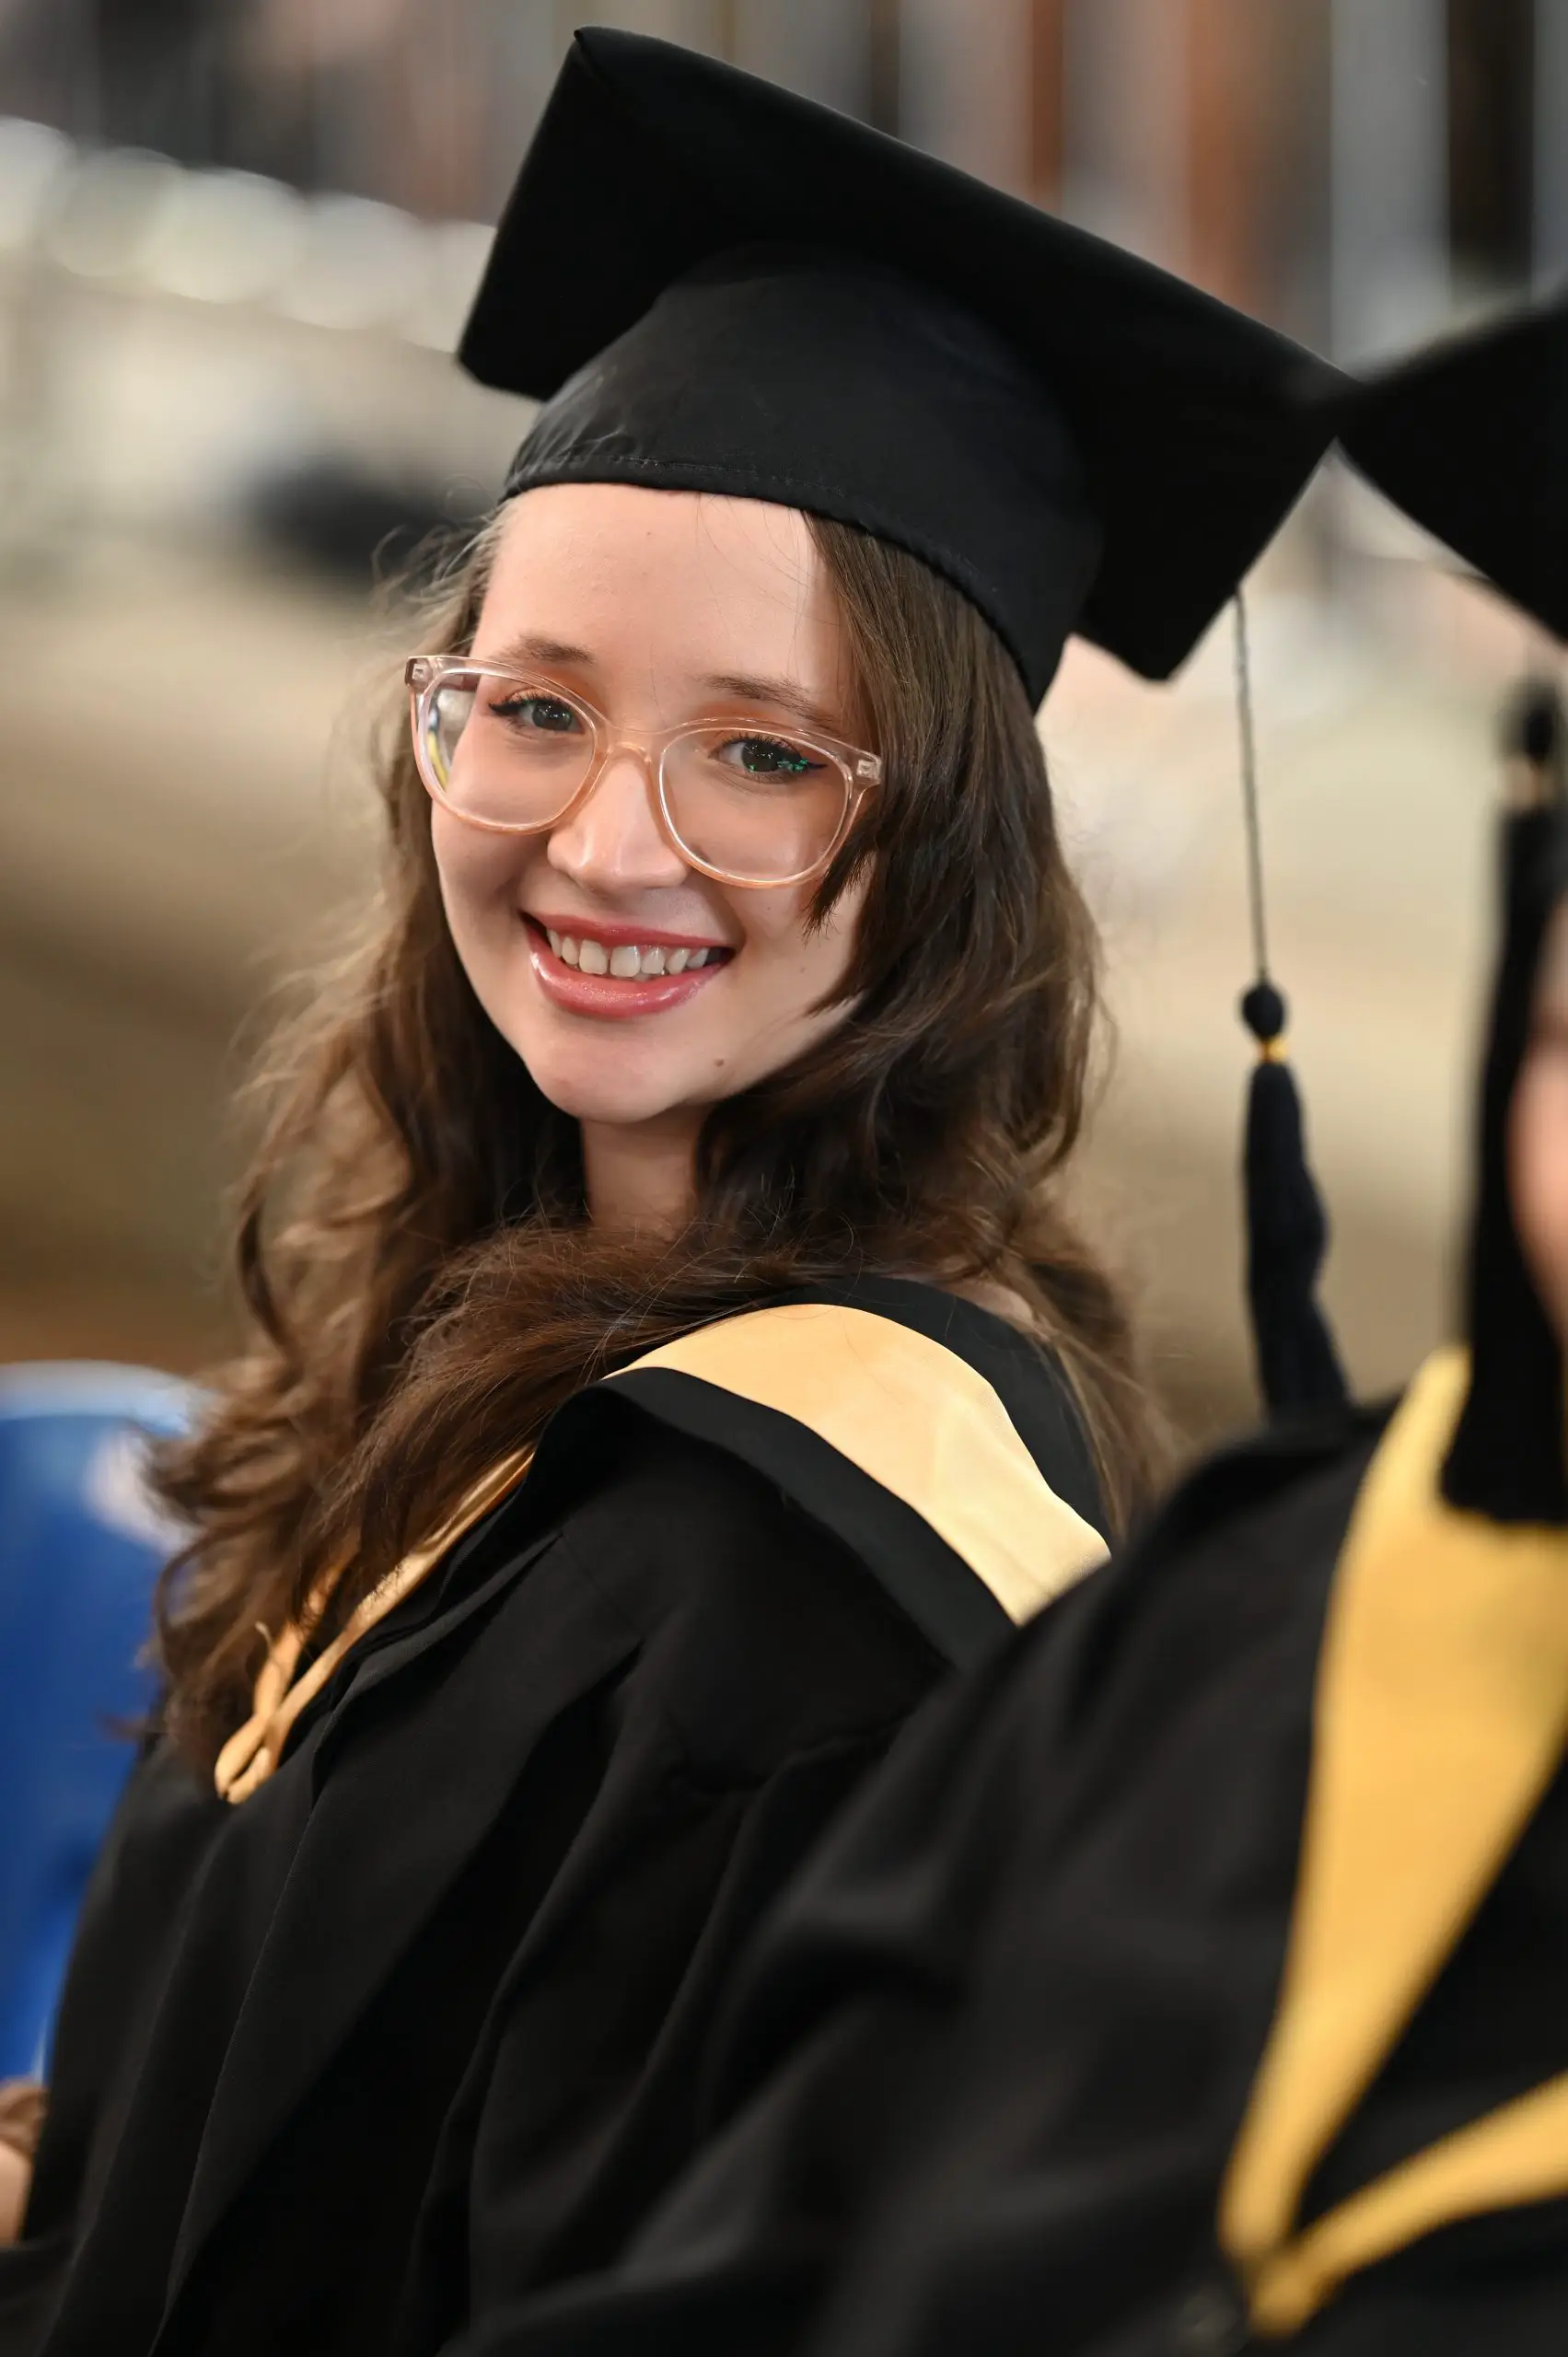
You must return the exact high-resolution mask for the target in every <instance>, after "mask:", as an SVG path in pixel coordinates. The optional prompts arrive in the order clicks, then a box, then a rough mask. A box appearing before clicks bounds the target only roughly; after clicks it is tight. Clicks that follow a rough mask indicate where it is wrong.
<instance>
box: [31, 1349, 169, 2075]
mask: <svg viewBox="0 0 1568 2357" xmlns="http://www.w3.org/2000/svg"><path fill="white" fill-rule="evenodd" d="M192 1399H193V1394H192V1392H191V1390H190V1389H189V1388H188V1387H186V1386H185V1385H183V1384H181V1383H178V1382H176V1381H175V1380H174V1379H173V1378H172V1377H171V1376H163V1375H155V1374H153V1373H151V1372H149V1371H148V1370H147V1369H145V1368H143V1367H133V1366H108V1365H90V1364H88V1365H43V1366H17V1367H9V1368H5V1369H0V2078H8V2077H25V2076H30V2075H32V2074H34V2073H38V2072H39V2071H40V2069H41V2063H42V2059H43V2055H44V2051H45V2048H46V2045H47V2042H48V2037H49V2030H50V2025H51V2022H52V2017H53V2013H54V2006H55V2001H56V1999H57V1997H58V1995H59V1990H60V1982H61V1979H62V1976H63V1974H64V1968H65V1960H66V1956H67V1955H68V1953H69V1950H70V1945H71V1935H72V1933H73V1931H74V1929H75V1921H76V1910H77V1908H78V1906H79V1905H80V1902H81V1897H82V1890H83V1887H84V1885H85V1883H86V1881H87V1875H88V1873H89V1872H90V1871H91V1867H92V1863H93V1859H94V1857H95V1856H96V1854H97V1852H98V1847H99V1841H100V1840H102V1838H103V1833H104V1829H105V1828H106V1826H107V1825H108V1823H109V1819H110V1815H111V1814H112V1812H113V1809H114V1805H115V1802H116V1800H117V1799H118V1798H119V1794H120V1788H121V1786H122V1783H123V1782H124V1781H125V1777H126V1775H127V1773H128V1771H129V1770H130V1767H131V1763H132V1761H133V1759H134V1756H135V1746H134V1741H133V1740H132V1739H131V1738H130V1737H129V1736H127V1735H126V1733H125V1732H123V1729H124V1724H125V1723H126V1722H128V1721H134V1720H135V1719H137V1718H138V1717H139V1716H141V1715H142V1714H143V1713H145V1711H146V1710H147V1708H148V1706H149V1704H150V1702H151V1701H152V1699H153V1686H152V1680H151V1678H150V1676H149V1674H148V1672H147V1671H146V1669H145V1667H144V1666H142V1665H141V1664H140V1662H139V1660H138V1655H140V1653H141V1650H142V1647H143V1645H144V1643H145V1638H146V1635H147V1630H148V1625H149V1616H150V1606H151V1597H152V1588H153V1582H154V1580H155V1579H156V1578H157V1573H158V1571H159V1569H160V1567H161V1565H162V1564H163V1562H165V1560H166V1559H167V1557H168V1555H169V1554H170V1553H171V1552H172V1551H173V1548H174V1546H175V1544H176V1543H177V1540H178V1535H179V1534H178V1532H177V1531H176V1530H175V1529H174V1528H173V1527H171V1526H170V1525H169V1524H168V1522H167V1521H165V1520H164V1518H163V1517H162V1515H160V1513H159V1511H158V1509H157V1506H156V1504H154V1501H153V1500H152V1499H151V1498H150V1497H149V1496H148V1494H147V1492H146V1490H145V1486H144V1484H143V1480H142V1472H141V1456H142V1451H143V1448H144V1447H145V1438H146V1435H147V1434H149V1433H151V1434H169V1433H177V1432H180V1431H181V1430H183V1429H184V1427H185V1426H186V1424H187V1423H188V1422H189V1421H190V1415H191V1410H192ZM117 1725H118V1727H119V1729H120V1730H121V1731H119V1732H117V1731H116V1728H117Z"/></svg>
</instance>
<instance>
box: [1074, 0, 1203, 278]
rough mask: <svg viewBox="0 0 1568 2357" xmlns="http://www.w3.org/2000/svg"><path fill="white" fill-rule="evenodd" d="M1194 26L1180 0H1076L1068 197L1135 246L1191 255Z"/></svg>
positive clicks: (1160, 255)
mask: <svg viewBox="0 0 1568 2357" xmlns="http://www.w3.org/2000/svg"><path fill="white" fill-rule="evenodd" d="M1187 64H1188V46H1187V27H1186V17H1185V9H1184V7H1183V6H1181V5H1176V6H1173V5H1172V0H1070V5H1069V6H1068V11H1067V37H1066V71H1065V80H1066V93H1067V96H1066V108H1065V135H1064V140H1063V148H1064V154H1063V200H1064V207H1065V209H1066V210H1067V211H1068V212H1070V213H1071V214H1072V215H1073V216H1074V219H1076V220H1079V221H1082V222H1083V223H1084V224H1085V225H1086V226H1087V227H1089V228H1091V229H1098V230H1099V231H1100V232H1101V233H1102V235H1104V236H1106V237H1110V238H1116V239H1117V240H1118V242H1119V243H1121V244H1122V245H1125V246H1131V247H1132V249H1133V250H1134V251H1135V252H1137V253H1142V254H1146V255H1148V256H1149V257H1150V259H1151V260H1153V261H1160V262H1164V263H1165V264H1167V267H1169V268H1171V269H1175V270H1182V269H1184V268H1185V267H1186V264H1187V234H1186V233H1187V186H1186V180H1187V160H1188V157H1187V145H1188V143H1187V136H1186V122H1187Z"/></svg>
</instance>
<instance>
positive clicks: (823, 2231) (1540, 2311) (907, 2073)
mask: <svg viewBox="0 0 1568 2357" xmlns="http://www.w3.org/2000/svg"><path fill="white" fill-rule="evenodd" d="M1565 396H1568V311H1559V312H1558V313H1556V314H1555V315H1551V314H1543V315H1538V316H1536V317H1533V318H1530V319H1526V320H1524V321H1523V322H1520V323H1514V324H1511V325H1510V326H1508V327H1507V328H1506V329H1504V331H1501V332H1499V333H1495V334H1492V335H1488V336H1485V337H1482V338H1480V339H1477V340H1475V341H1474V342H1473V343H1469V344H1468V345H1464V346H1460V347H1458V348H1457V349H1455V350H1452V351H1448V352H1445V353H1443V354H1440V355H1438V357H1436V358H1435V359H1434V360H1432V361H1429V362H1428V363H1426V364H1423V366H1417V367H1414V368H1413V369H1411V370H1410V371H1408V372H1404V373H1401V374H1400V376H1399V377H1396V378H1394V379H1392V380H1390V381H1389V382H1388V383H1386V384H1383V385H1380V386H1379V387H1377V388H1376V389H1375V390H1373V391H1371V392H1369V393H1368V394H1366V395H1365V397H1364V398H1362V399H1360V400H1359V401H1355V402H1353V404H1352V405H1351V406H1350V408H1349V409H1348V411H1347V413H1346V415H1345V417H1344V421H1343V425H1344V433H1345V438H1346V441H1347V445H1348V447H1349V448H1350V449H1351V451H1352V453H1353V455H1355V456H1356V457H1357V458H1358V459H1360V461H1361V463H1362V464H1363V465H1364V466H1365V468H1366V469H1367V470H1369V471H1371V472H1373V473H1375V474H1376V476H1377V477H1378V479H1379V480H1381V481H1383V482H1385V483H1386V484H1387V485H1388V488H1390V489H1391V490H1394V491H1395V492H1396V493H1398V495H1399V496H1400V498H1401V499H1402V500H1404V501H1405V502H1406V504H1408V505H1411V507H1412V508H1414V509H1415V510H1416V511H1417V512H1418V513H1423V514H1424V515H1425V517H1427V519H1428V520H1429V521H1431V522H1433V523H1434V524H1436V525H1439V526H1440V528H1442V529H1443V530H1444V531H1445V532H1446V535H1447V536H1448V537H1449V538H1450V540H1452V541H1453V542H1454V544H1455V545H1457V546H1459V547H1461V548H1463V549H1466V550H1467V551H1468V552H1469V553H1472V554H1474V555H1476V556H1477V557H1480V558H1482V559H1483V561H1484V562H1485V563H1487V565H1488V567H1489V569H1490V570H1491V571H1492V572H1493V575H1494V578H1496V579H1497V580H1498V581H1499V582H1501V583H1504V584H1506V585H1507V586H1509V587H1510V588H1512V589H1513V590H1514V592H1515V593H1516V596H1517V597H1518V598H1519V599H1520V601H1521V602H1523V603H1526V604H1527V606H1528V607H1529V608H1530V610H1532V611H1533V612H1534V613H1535V614H1536V615H1537V617H1538V618H1539V619H1540V620H1541V621H1544V622H1546V623H1547V624H1548V625H1549V626H1551V628H1553V629H1555V630H1556V631H1558V632H1559V633H1568V533H1563V532H1562V531H1561V526H1562V522H1563V520H1564V517H1563V510H1564V506H1565V504H1568V398H1565ZM1507 757H1508V773H1509V781H1510V792H1511V796H1512V800H1513V803H1514V806H1515V807H1513V808H1512V809H1511V811H1510V814H1509V816H1508V817H1507V818H1506V819H1505V821H1504V841H1503V845H1502V865H1503V871H1504V873H1503V900H1504V923H1503V946H1502V954H1501V960H1500V965H1499V970H1498V979H1497V984H1496V993H1495V1003H1494V1006H1493V1019H1492V1031H1491V1039H1490V1045H1489V1050H1488V1056H1487V1062H1486V1069H1485V1074H1484V1079H1483V1086H1482V1092H1481V1120H1480V1132H1481V1151H1480V1169H1479V1183H1478V1195H1477V1204H1476V1211H1475V1217H1474V1224H1473V1232H1472V1237H1471V1245H1470V1256H1469V1281H1468V1298H1467V1309H1466V1318H1465V1325H1466V1329H1467V1340H1466V1344H1465V1346H1463V1347H1455V1348H1450V1349H1445V1350H1443V1351H1441V1352H1439V1353H1437V1354H1436V1355H1435V1356H1434V1358H1432V1359H1431V1360H1430V1361H1429V1362H1428V1363H1427V1364H1425V1365H1424V1366H1423V1368H1422V1369H1421V1371H1420V1372H1419V1374H1418V1375H1417V1376H1416V1378H1415V1380H1414V1382H1413V1383H1412V1384H1411V1387H1410V1388H1409V1390H1408V1392H1407V1393H1406V1394H1405V1396H1404V1398H1403V1399H1401V1400H1400V1402H1399V1403H1398V1404H1397V1405H1396V1406H1395V1407H1394V1408H1392V1409H1391V1410H1390V1409H1388V1408H1382V1409H1376V1410H1374V1409H1358V1408H1345V1409H1343V1410H1340V1411H1332V1412H1329V1413H1326V1414H1324V1415H1323V1416H1321V1417H1320V1418H1319V1419H1318V1421H1316V1422H1307V1423H1298V1424H1296V1425H1295V1426H1294V1427H1287V1428H1283V1429H1280V1430H1277V1431H1275V1432H1273V1433H1272V1434H1268V1435H1265V1436H1264V1437H1262V1438H1260V1439H1259V1440H1257V1441H1254V1442H1252V1443H1250V1444H1249V1445H1247V1446H1243V1447H1241V1448H1239V1449H1237V1450H1235V1451H1233V1452H1231V1453H1229V1454H1227V1455H1225V1456H1222V1457H1218V1458H1217V1459H1215V1460H1214V1461H1212V1462H1211V1463H1209V1464H1208V1465H1206V1466H1205V1467H1204V1468H1203V1469H1202V1470H1200V1471H1199V1472H1198V1473H1197V1474H1196V1475H1195V1476H1194V1477H1193V1478H1192V1479H1191V1480H1189V1481H1188V1482H1187V1483H1186V1485H1185V1486H1184V1487H1183V1488H1182V1489H1181V1490H1180V1492H1179V1493H1178V1494H1177V1495H1176V1497H1175V1498H1174V1499H1173V1501H1172V1502H1171V1503H1170V1504H1169V1505H1168V1506H1167V1508H1166V1509H1165V1511H1164V1512H1163V1513H1162V1514H1161V1515H1160V1516H1159V1517H1158V1519H1157V1521H1156V1523H1155V1524H1154V1526H1153V1527H1152V1528H1150V1530H1149V1531H1148V1532H1147V1533H1146V1535H1145V1536H1144V1538H1143V1540H1142V1542H1141V1543H1140V1544H1139V1545H1137V1546H1136V1547H1135V1548H1134V1549H1133V1550H1132V1551H1131V1552H1130V1553H1129V1554H1128V1555H1127V1556H1126V1557H1125V1558H1124V1559H1123V1560H1121V1562H1118V1563H1117V1564H1115V1565H1113V1566H1112V1567H1111V1568H1110V1569H1109V1571H1107V1572H1105V1573H1101V1574H1099V1575H1098V1576H1097V1577H1096V1578H1095V1579H1093V1580H1092V1581H1090V1582H1089V1583H1087V1584H1086V1585H1084V1586H1083V1587H1081V1588H1080V1589H1078V1590H1077V1591H1076V1592H1075V1593H1074V1595H1073V1596H1069V1597H1067V1598H1065V1599H1063V1602H1062V1603H1060V1604H1059V1605H1057V1606H1055V1607H1053V1608H1051V1610H1050V1611H1048V1612H1047V1613H1045V1614H1044V1615H1042V1616H1041V1617H1040V1620H1037V1621H1036V1622H1035V1624H1034V1625H1033V1626H1032V1627H1031V1628H1030V1629H1029V1630H1028V1631H1027V1632H1026V1633H1025V1634H1024V1635H1023V1636H1021V1637H1020V1638H1018V1639H1017V1640H1016V1641H1014V1642H1013V1643H1011V1644H1010V1645H1009V1646H1008V1648H1007V1649H1006V1650H1005V1652H1003V1653H1002V1654H1001V1655H999V1656H998V1657H997V1658H996V1660H995V1661H994V1662H993V1664H992V1665H991V1666H989V1668H987V1669H986V1670H984V1671H982V1672H981V1673H979V1674H977V1675H976V1676H974V1677H972V1678H970V1680H968V1681H967V1682H966V1684H965V1686H964V1687H963V1688H962V1689H960V1690H959V1691H958V1693H957V1694H956V1695H955V1696H952V1697H948V1698H945V1699H944V1700H943V1701H942V1702H941V1703H939V1704H938V1705H935V1706H934V1712H933V1714H931V1715H929V1716H928V1717H927V1718H926V1719H925V1721H924V1722H923V1724H921V1725H919V1726H917V1727H916V1728H915V1729H913V1730H912V1731H911V1733H910V1735H909V1736H908V1737H907V1738H906V1740H905V1742H904V1744H903V1745H902V1746H901V1747H900V1749H899V1750H898V1751H897V1752H896V1753H895V1754H894V1756H893V1758H892V1759H891V1760H890V1761H889V1764H888V1766H887V1768H886V1769H885V1770H884V1771H882V1773H881V1775H880V1776H879V1777H878V1779H877V1780H876V1781H875V1782H874V1783H873V1784H872V1785H871V1786H870V1787H868V1789H867V1790H866V1792H865V1794H863V1795H862V1796H861V1799H860V1801H859V1802H858V1803H857V1805H856V1806H855V1808H854V1812H853V1813H852V1816H851V1817H850V1818H849V1819H848V1820H847V1821H846V1823H845V1824H844V1825H843V1826H842V1827H841V1829H839V1831H838V1832H837V1833H836V1834H835V1835H834V1836H833V1837H832V1839H831V1840H830V1843H829V1845H828V1847H827V1848H826V1850H825V1851H824V1852H823V1853H822V1854H821V1855H820V1856H819V1859H818V1860H817V1862H816V1863H815V1864H814V1865H813V1866H812V1867H810V1868H809V1869H808V1871H807V1875H805V1876H804V1878H803V1879H802V1881H801V1882H800V1884H799V1885H798V1886H797V1887H796V1889H795V1891H794V1892H793V1894H792V1895H791V1896H790V1898H788V1899H787V1901H786V1903H785V1905H784V1908H783V1909H782V1910H781V1911H780V1912H779V1913H778V1914H777V1915H775V1917H774V1918H773V1920H772V1924H771V1926H770V1928H769V1930H768V1932H767V1933H766V1935H765V1937H764V1939H763V1941H762V1943H761V1947H760V1949H759V1951H758V1954H757V1956H756V1957H755V1959H754V1966H753V1969H752V1971H751V1974H750V1979H749V1985H748V1987H747V1990H746V1993H745V1999H744V2002H743V2003H742V2004H741V2006H740V2007H739V2009H738V2013H737V2014H736V2015H735V2017H734V2018H733V2020H732V2022H731V2024H730V2026H729V2029H728V2033H727V2036H726V2039H725V2041H724V2046H723V2059H722V2065H721V2067H720V2070H719V2073H718V2076H717V2081H716V2084H715V2088H714V2105H713V2113H714V2122H715V2125H714V2131H713V2134H712V2138H711V2142H710V2143H709V2146H708V2149H707V2152H706V2154H705V2157H704V2161H703V2165H702V2166H701V2167H699V2168H698V2169H696V2170H694V2171H693V2172H691V2174H690V2175H689V2176H688V2177H687V2179H686V2181H685V2183H684V2184H683V2186H682V2187H681V2188H680V2189H679V2192H678V2193H677V2195H676V2196H675V2197H674V2198H673V2199H672V2200H669V2201H668V2202H667V2203H666V2204H665V2206H664V2207H663V2209H662V2211H661V2212H660V2213H659V2215H658V2216H657V2217H656V2219H655V2220H654V2221H653V2222H652V2223H651V2224H650V2225H649V2226H648V2228H646V2229H645V2232H644V2234H643V2235H642V2236H641V2237H640V2240H639V2242H638V2245H637V2247H636V2248H635V2250H634V2251H633V2253H632V2255H631V2256H630V2258H628V2260H627V2262H626V2263H625V2264H624V2266H623V2267H622V2268H621V2270H618V2271H617V2273H616V2275H615V2276H614V2277H613V2278H610V2279H607V2280H605V2281H602V2282H598V2283H589V2282H585V2283H583V2284H581V2285H580V2286H578V2287H576V2288H575V2289H573V2290H566V2291H563V2292H560V2293H556V2294H555V2295H554V2296H553V2297H552V2299H551V2300H549V2301H547V2302H543V2303H540V2305H537V2306H536V2307H535V2308H534V2309H532V2310H531V2311H527V2312H521V2313H519V2315H518V2316H517V2318H516V2320H515V2323H514V2326H513V2328H512V2329H511V2330H510V2331H509V2332H505V2333H503V2332H495V2333H493V2334H492V2335H491V2336H489V2337H487V2338H486V2339H485V2340H483V2341H482V2343H481V2344H479V2346H481V2347H482V2348H483V2350H484V2351H486V2352H496V2357H498V2353H499V2352H500V2351H506V2352H507V2357H541V2352H544V2351H550V2352H552V2357H588V2352H597V2353H598V2357H610V2352H611V2351H632V2350H633V2349H634V2350H636V2351H638V2352H639V2357H665V2353H666V2352H668V2357H674V2352H676V2351H679V2352H680V2357H706V2353H707V2352H714V2357H717V2352H718V2351H724V2352H726V2357H730V2352H734V2351H747V2352H749V2357H761V2352H767V2351H777V2352H784V2351H789V2352H792V2357H805V2352H809V2357H939V2352H940V2357H1026V2352H1028V2357H1058V2352H1060V2357H1069V2352H1074V2353H1075V2352H1082V2357H1156V2352H1170V2357H1180V2352H1186V2357H1220V2352H1225V2351H1239V2350H1241V2349H1243V2348H1246V2347H1252V2346H1258V2347H1265V2348H1266V2347H1270V2346H1274V2345H1279V2344H1285V2345H1289V2346H1290V2347H1292V2348H1299V2349H1300V2350H1301V2351H1304V2352H1306V2351H1311V2352H1314V2357H1374V2352H1376V2357H1460V2352H1463V2357H1481V2351H1489V2352H1490V2351H1506V2352H1508V2353H1509V2357H1546V2352H1547V2351H1552V2352H1561V2351H1562V2350H1563V2349H1565V2348H1568V2003H1565V1992H1568V1761H1565V1747H1568V1482H1565V1478H1564V1405H1563V1376H1562V1367H1563V1347H1564V1338H1565V1336H1568V836H1565V827H1568V822H1565V819H1564V815H1563V808H1562V795H1563V763H1564V749H1563V737H1562V707H1561V703H1560V702H1559V700H1558V698H1557V696H1556V694H1555V692H1554V691H1551V689H1550V688H1549V687H1546V686H1541V687H1539V688H1538V689H1536V690H1535V691H1531V692H1530V693H1528V694H1527V695H1525V696H1524V697H1523V698H1522V699H1521V702H1520V703H1519V705H1518V707H1517V709H1516V711H1515V712H1514V713H1513V714H1512V715H1511V718H1510V722H1509V726H1508V743H1507Z"/></svg>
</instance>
